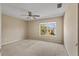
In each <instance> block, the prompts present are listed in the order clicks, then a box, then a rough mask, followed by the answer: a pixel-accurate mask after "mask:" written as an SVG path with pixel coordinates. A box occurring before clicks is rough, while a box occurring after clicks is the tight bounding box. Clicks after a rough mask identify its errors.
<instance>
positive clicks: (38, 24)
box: [1, 3, 78, 56]
mask: <svg viewBox="0 0 79 59" xmlns="http://www.w3.org/2000/svg"><path fill="white" fill-rule="evenodd" d="M1 10H2V12H1V13H2V14H1V18H2V40H1V45H2V47H1V55H2V56H78V38H77V37H78V30H77V29H78V28H77V26H78V25H77V24H78V23H77V21H78V19H77V18H78V14H77V13H78V4H77V3H74V4H73V3H69V4H65V3H2V4H1Z"/></svg>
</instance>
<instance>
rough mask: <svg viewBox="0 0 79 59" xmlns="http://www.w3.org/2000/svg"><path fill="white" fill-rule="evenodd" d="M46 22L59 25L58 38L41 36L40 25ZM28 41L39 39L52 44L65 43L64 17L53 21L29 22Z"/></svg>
mask: <svg viewBox="0 0 79 59" xmlns="http://www.w3.org/2000/svg"><path fill="white" fill-rule="evenodd" d="M44 22H56V23H57V29H56V31H57V37H51V36H40V34H39V24H40V23H44ZM27 38H28V39H38V40H45V41H50V42H59V43H62V41H63V17H56V18H52V19H46V20H43V19H42V20H38V21H28V36H27Z"/></svg>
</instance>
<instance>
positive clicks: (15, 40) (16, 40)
mask: <svg viewBox="0 0 79 59" xmlns="http://www.w3.org/2000/svg"><path fill="white" fill-rule="evenodd" d="M17 41H20V40H15V41H10V42H5V43H2V46H3V45H7V44H11V43H14V42H17Z"/></svg>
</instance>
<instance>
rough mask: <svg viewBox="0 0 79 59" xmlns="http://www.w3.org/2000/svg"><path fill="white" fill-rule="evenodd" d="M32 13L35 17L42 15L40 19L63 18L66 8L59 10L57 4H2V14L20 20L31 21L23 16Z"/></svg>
mask: <svg viewBox="0 0 79 59" xmlns="http://www.w3.org/2000/svg"><path fill="white" fill-rule="evenodd" d="M27 11H32V13H33V14H34V15H40V17H38V18H37V20H38V19H43V18H52V17H57V16H62V15H63V14H64V8H63V7H62V8H57V3H4V4H2V13H3V14H5V15H8V16H13V17H17V18H19V19H24V20H29V19H27V17H26V16H22V15H24V14H26V13H27Z"/></svg>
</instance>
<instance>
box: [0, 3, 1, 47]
mask: <svg viewBox="0 0 79 59" xmlns="http://www.w3.org/2000/svg"><path fill="white" fill-rule="evenodd" d="M0 48H1V4H0Z"/></svg>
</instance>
